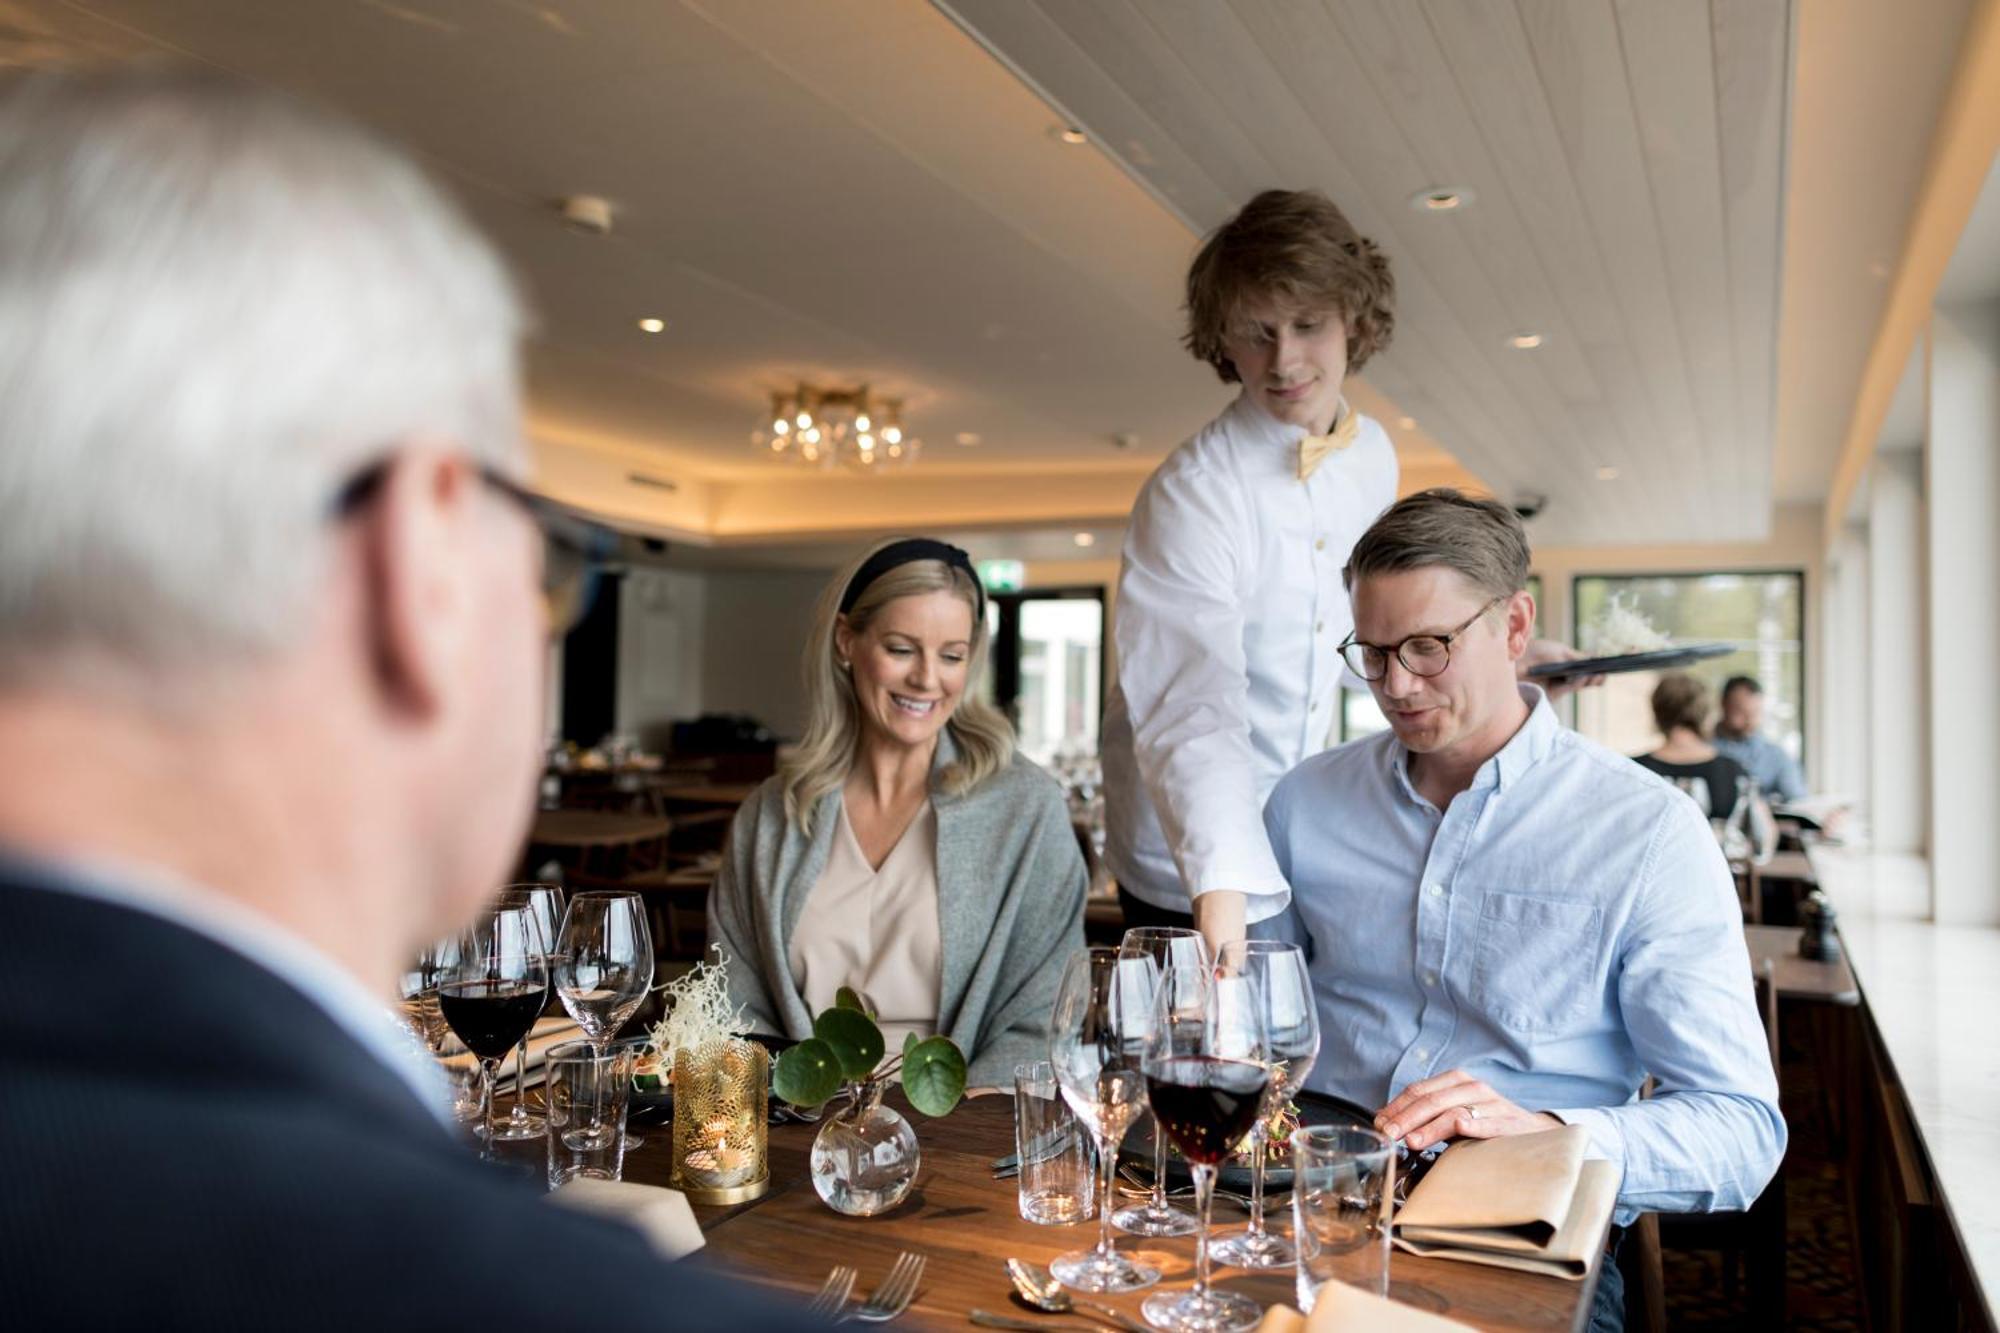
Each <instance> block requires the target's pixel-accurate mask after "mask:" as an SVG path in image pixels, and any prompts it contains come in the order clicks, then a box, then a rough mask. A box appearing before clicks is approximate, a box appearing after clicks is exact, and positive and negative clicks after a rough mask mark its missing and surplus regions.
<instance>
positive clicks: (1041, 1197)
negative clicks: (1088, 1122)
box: [1014, 1060, 1097, 1226]
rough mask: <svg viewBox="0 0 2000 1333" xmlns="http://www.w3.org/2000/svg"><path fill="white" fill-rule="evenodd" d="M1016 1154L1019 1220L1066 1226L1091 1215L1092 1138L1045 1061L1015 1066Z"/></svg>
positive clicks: (1093, 1199) (1093, 1189) (1093, 1192)
mask: <svg viewBox="0 0 2000 1333" xmlns="http://www.w3.org/2000/svg"><path fill="white" fill-rule="evenodd" d="M1014 1151H1015V1152H1017V1153H1019V1154H1020V1157H1021V1174H1020V1185H1021V1190H1020V1206H1021V1216H1022V1217H1024V1218H1026V1219H1027V1220H1028V1221H1030V1222H1037V1223H1040V1224H1041V1225H1043V1226H1067V1225H1068V1224H1069V1223H1071V1222H1081V1221H1083V1220H1085V1219H1086V1218H1088V1217H1090V1216H1091V1213H1092V1208H1093V1206H1094V1205H1095V1203H1096V1195H1097V1182H1096V1180H1095V1179H1094V1178H1093V1173H1092V1164H1091V1160H1090V1134H1089V1132H1088V1131H1087V1130H1085V1129H1084V1127H1083V1124H1082V1122H1081V1121H1079V1120H1078V1119H1077V1118H1076V1115H1075V1113H1074V1112H1072V1111H1071V1110H1070V1109H1069V1104H1068V1103H1067V1102H1065V1101H1064V1100H1063V1095H1062V1085H1061V1084H1059V1083H1057V1082H1056V1071H1055V1066H1053V1065H1051V1064H1050V1063H1049V1062H1048V1061H1047V1060H1036V1061H1033V1062H1032V1063H1029V1064H1022V1065H1015V1066H1014Z"/></svg>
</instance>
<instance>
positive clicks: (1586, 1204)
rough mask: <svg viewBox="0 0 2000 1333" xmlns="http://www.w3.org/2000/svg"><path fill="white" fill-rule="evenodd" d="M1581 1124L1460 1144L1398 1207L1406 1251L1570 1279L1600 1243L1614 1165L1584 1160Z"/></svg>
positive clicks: (1611, 1201) (1614, 1186) (1400, 1240)
mask: <svg viewBox="0 0 2000 1333" xmlns="http://www.w3.org/2000/svg"><path fill="white" fill-rule="evenodd" d="M1589 1141H1590V1140H1589V1134H1588V1131H1586V1130H1585V1129H1584V1128H1583V1127H1582V1126H1581V1125H1565V1126H1563V1127H1562V1128H1561V1129H1551V1130H1546V1131H1544V1132H1542V1133H1540V1134H1515V1135H1509V1136H1506V1137H1504V1138H1497V1139H1482V1140H1478V1141H1475V1142H1470V1143H1457V1144H1453V1145H1452V1147H1451V1148H1450V1149H1449V1150H1447V1151H1446V1153H1445V1154H1444V1156H1442V1157H1440V1158H1439V1159H1438V1161H1437V1165H1435V1166H1433V1167H1432V1168H1431V1169H1430V1172H1429V1174H1427V1175H1426V1176H1425V1177H1424V1178H1423V1180H1421V1181H1420V1182H1418V1184H1417V1187H1416V1189H1414V1190H1412V1191H1411V1193H1410V1199H1409V1202H1408V1203H1405V1204H1404V1205H1403V1209H1402V1211H1401V1212H1400V1213H1398V1214H1397V1215H1396V1223H1395V1227H1394V1229H1393V1233H1392V1234H1393V1235H1394V1237H1395V1242H1396V1244H1397V1245H1398V1246H1400V1247H1401V1248H1403V1249H1404V1250H1407V1251H1408V1252H1409V1253H1411V1254H1418V1255H1424V1256H1426V1257H1430V1258H1441V1259H1463V1260H1466V1261H1467V1262H1469V1263H1480V1264H1490V1265H1492V1266H1493V1267H1496V1268H1513V1269H1518V1270H1521V1271H1523V1272H1530V1273H1547V1274H1550V1275H1552V1276H1556V1277H1563V1278H1569V1279H1571V1280H1576V1279H1578V1278H1581V1277H1583V1276H1584V1274H1586V1273H1588V1272H1589V1271H1590V1264H1591V1261H1592V1260H1593V1259H1594V1258H1596V1256H1597V1252H1598V1251H1599V1250H1601V1249H1602V1248H1603V1246H1604V1236H1605V1229H1606V1228H1607V1227H1608V1226H1609V1225H1610V1223H1611V1212H1612V1208H1613V1207H1614V1205H1615V1204H1616V1203H1617V1200H1618V1168H1617V1167H1616V1166H1614V1165H1612V1164H1611V1163H1610V1162H1604V1161H1585V1160H1584V1157H1583V1154H1584V1150H1585V1149H1586V1148H1587V1147H1588V1146H1589Z"/></svg>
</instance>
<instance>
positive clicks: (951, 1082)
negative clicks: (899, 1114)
mask: <svg viewBox="0 0 2000 1333" xmlns="http://www.w3.org/2000/svg"><path fill="white" fill-rule="evenodd" d="M903 1095H904V1096H906V1097H908V1098H909V1099H910V1105H912V1106H914V1107H916V1108H917V1109H918V1110H919V1111H922V1112H923V1113H924V1114H925V1115H928V1116H940V1115H946V1114H949V1113H950V1111H951V1108H952V1107H954V1106H956V1105H958V1102H959V1099H960V1098H961V1097H963V1096H965V1056H964V1054H963V1053H962V1052H960V1050H959V1049H958V1047H957V1045H956V1044H954V1043H953V1041H952V1039H951V1038H950V1037H930V1038H927V1039H925V1040H923V1041H920V1042H918V1043H916V1044H915V1045H914V1046H912V1045H908V1044H905V1046H904V1048H903Z"/></svg>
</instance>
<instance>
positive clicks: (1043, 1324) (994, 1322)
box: [966, 1310, 1102, 1333]
mask: <svg viewBox="0 0 2000 1333" xmlns="http://www.w3.org/2000/svg"><path fill="white" fill-rule="evenodd" d="M966 1318H968V1319H970V1320H971V1321H972V1322H973V1323H975V1324H977V1325H979V1326H980V1327H981V1328H1015V1329H1021V1330H1023V1331H1024V1333H1042V1330H1044V1329H1051V1328H1054V1329H1070V1328H1081V1329H1088V1330H1089V1331H1090V1333H1101V1327H1102V1326H1101V1325H1098V1324H1082V1323H1076V1322H1068V1323H1052V1322H1051V1321H1049V1320H1047V1319H1016V1318H1014V1317H1013V1316H1012V1315H1004V1314H994V1313H993V1312H992V1311H991V1310H974V1311H973V1312H972V1313H971V1314H969V1315H967V1316H966Z"/></svg>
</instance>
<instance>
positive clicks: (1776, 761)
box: [1715, 676, 1806, 801]
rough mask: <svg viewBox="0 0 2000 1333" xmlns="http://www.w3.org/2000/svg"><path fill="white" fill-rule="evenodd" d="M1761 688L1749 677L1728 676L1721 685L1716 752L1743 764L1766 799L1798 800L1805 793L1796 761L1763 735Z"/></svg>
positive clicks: (1762, 691)
mask: <svg viewBox="0 0 2000 1333" xmlns="http://www.w3.org/2000/svg"><path fill="white" fill-rule="evenodd" d="M1763 725H1764V687H1763V686H1762V685H1759V684H1758V683H1757V682H1756V680H1755V679H1753V678H1752V677H1750V676H1731V677H1730V678H1729V679H1728V681H1727V682H1726V683H1724V685H1723V687H1722V720H1721V721H1720V722H1718V723H1717V724H1716V728H1715V749H1716V753H1718V754H1722V755H1726V756H1728V757H1729V758H1731V759H1734V760H1735V761H1736V762H1737V763H1739V764H1741V765H1742V766H1743V771H1744V772H1745V773H1748V774H1749V775H1750V780H1751V781H1752V782H1754V783H1756V784H1757V790H1758V791H1759V792H1761V793H1762V794H1763V796H1764V799H1766V800H1768V801H1798V800H1803V799H1804V798H1805V794H1806V780H1805V775H1804V774H1802V773H1800V772H1799V761H1798V760H1796V759H1794V758H1792V757H1791V755H1789V754H1787V753H1785V747H1784V746H1782V745H1780V744H1778V743H1777V742H1776V741H1774V740H1772V739H1771V738H1770V737H1769V736H1766V735H1764V734H1763V732H1762V731H1761V730H1760V728H1762V726H1763Z"/></svg>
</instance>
